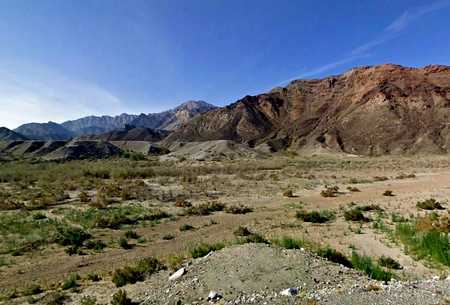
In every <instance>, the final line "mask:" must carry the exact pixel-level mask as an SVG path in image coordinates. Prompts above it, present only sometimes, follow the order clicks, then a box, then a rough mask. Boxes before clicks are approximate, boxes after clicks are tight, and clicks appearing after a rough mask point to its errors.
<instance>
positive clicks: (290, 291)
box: [281, 288, 297, 296]
mask: <svg viewBox="0 0 450 305" xmlns="http://www.w3.org/2000/svg"><path fill="white" fill-rule="evenodd" d="M296 294H297V289H294V288H288V289H286V290H283V291H282V292H281V295H287V296H292V295H296Z"/></svg>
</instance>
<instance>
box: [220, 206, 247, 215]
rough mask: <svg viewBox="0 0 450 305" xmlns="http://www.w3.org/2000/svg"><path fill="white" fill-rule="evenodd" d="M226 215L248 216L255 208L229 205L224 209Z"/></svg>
mask: <svg viewBox="0 0 450 305" xmlns="http://www.w3.org/2000/svg"><path fill="white" fill-rule="evenodd" d="M224 211H225V213H230V214H247V213H250V212H253V208H251V207H248V206H245V205H242V204H240V205H238V206H237V205H229V206H225V209H224Z"/></svg>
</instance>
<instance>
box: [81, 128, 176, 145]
mask: <svg viewBox="0 0 450 305" xmlns="http://www.w3.org/2000/svg"><path fill="white" fill-rule="evenodd" d="M124 127H125V128H124V129H121V130H118V131H111V132H107V133H104V134H100V135H84V136H79V137H77V138H76V140H84V141H86V140H91V141H92V140H100V141H149V142H158V141H161V140H162V139H164V138H165V137H167V135H168V134H169V133H170V131H165V130H157V131H156V130H152V129H150V128H145V127H135V128H131V129H130V128H129V127H130V125H125V126H124Z"/></svg>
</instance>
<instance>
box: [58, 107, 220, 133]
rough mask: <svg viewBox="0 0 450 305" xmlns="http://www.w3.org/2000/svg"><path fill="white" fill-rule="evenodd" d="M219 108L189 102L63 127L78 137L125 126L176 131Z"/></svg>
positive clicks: (79, 122) (65, 124) (76, 122)
mask: <svg viewBox="0 0 450 305" xmlns="http://www.w3.org/2000/svg"><path fill="white" fill-rule="evenodd" d="M215 108H217V107H215V106H213V105H211V104H208V103H206V102H203V101H188V102H185V103H183V104H181V105H180V106H178V107H176V108H174V109H171V110H167V111H164V112H160V113H149V114H143V113H142V114H140V115H131V114H126V113H123V114H121V115H119V116H115V117H111V116H106V115H105V116H101V117H97V116H89V117H85V118H81V119H78V120H74V121H67V122H64V123H62V124H61V125H62V126H63V127H64V128H66V129H68V130H71V131H72V132H74V133H75V134H76V135H85V134H102V133H106V132H110V131H115V130H118V129H120V128H121V126H123V125H134V126H141V127H146V128H151V129H164V130H175V129H176V128H178V126H180V125H181V124H182V123H184V122H186V121H187V120H189V119H190V118H192V117H194V116H195V115H197V114H198V113H201V112H205V111H209V110H212V109H215Z"/></svg>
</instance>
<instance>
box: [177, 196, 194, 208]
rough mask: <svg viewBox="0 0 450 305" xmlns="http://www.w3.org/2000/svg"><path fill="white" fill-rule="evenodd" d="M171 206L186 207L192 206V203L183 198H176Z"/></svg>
mask: <svg viewBox="0 0 450 305" xmlns="http://www.w3.org/2000/svg"><path fill="white" fill-rule="evenodd" d="M173 206H175V207H180V208H188V207H191V206H192V203H190V202H189V201H186V200H184V198H177V200H175V203H174V204H173Z"/></svg>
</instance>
